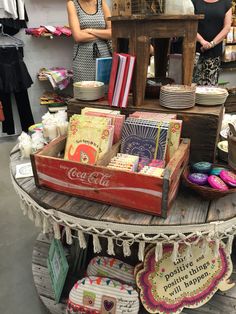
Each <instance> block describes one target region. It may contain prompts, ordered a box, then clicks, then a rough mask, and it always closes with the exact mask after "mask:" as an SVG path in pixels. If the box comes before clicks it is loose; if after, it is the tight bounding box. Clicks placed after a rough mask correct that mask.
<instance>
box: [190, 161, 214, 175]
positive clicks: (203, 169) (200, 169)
mask: <svg viewBox="0 0 236 314" xmlns="http://www.w3.org/2000/svg"><path fill="white" fill-rule="evenodd" d="M211 168H212V164H211V163H210V162H207V161H200V162H196V163H195V164H193V165H192V169H193V172H196V173H209V172H210V171H211Z"/></svg>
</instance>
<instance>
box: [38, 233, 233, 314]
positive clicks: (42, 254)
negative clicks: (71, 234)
mask: <svg viewBox="0 0 236 314" xmlns="http://www.w3.org/2000/svg"><path fill="white" fill-rule="evenodd" d="M49 246H50V240H49V239H48V238H46V237H45V235H43V234H40V235H39V236H38V238H37V241H36V243H35V246H34V250H33V257H32V271H33V277H34V282H35V286H36V289H37V291H38V294H39V296H40V299H41V300H42V302H43V303H44V305H45V306H46V307H47V309H48V310H49V312H50V313H52V314H65V313H66V311H65V310H66V299H67V297H68V291H67V292H65V293H64V297H63V299H62V301H61V303H59V304H56V303H55V300H54V295H53V291H52V286H51V282H50V277H49V273H48V269H47V256H48V251H49ZM231 278H232V280H233V281H236V269H234V271H233V274H232V276H231ZM66 290H67V289H66ZM144 313H147V312H146V311H144V310H141V311H140V314H144ZM191 313H192V314H223V313H224V314H235V313H236V286H235V287H234V288H232V289H230V290H229V291H227V292H224V293H222V292H220V291H219V292H217V293H216V294H215V295H214V296H213V298H212V299H211V300H210V301H209V302H208V303H207V304H205V305H203V306H202V307H200V308H197V309H192V310H191V309H184V310H183V312H182V314H191Z"/></svg>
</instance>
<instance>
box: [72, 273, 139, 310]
mask: <svg viewBox="0 0 236 314" xmlns="http://www.w3.org/2000/svg"><path fill="white" fill-rule="evenodd" d="M78 312H82V313H84V312H85V313H91V314H98V313H101V314H121V313H122V314H125V313H132V314H136V313H138V312H139V297H138V293H137V291H136V290H135V289H134V288H133V287H132V286H129V285H125V284H122V283H120V282H119V281H116V280H112V279H110V278H102V277H94V276H93V277H85V278H83V279H81V280H79V281H77V282H76V283H75V285H74V287H73V288H72V289H71V291H70V294H69V300H68V305H67V313H69V314H73V313H78Z"/></svg>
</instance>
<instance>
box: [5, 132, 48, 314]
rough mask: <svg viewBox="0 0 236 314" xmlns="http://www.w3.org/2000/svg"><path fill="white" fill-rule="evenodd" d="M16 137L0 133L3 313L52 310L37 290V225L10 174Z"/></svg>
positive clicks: (36, 313) (25, 313) (40, 313)
mask: <svg viewBox="0 0 236 314" xmlns="http://www.w3.org/2000/svg"><path fill="white" fill-rule="evenodd" d="M16 140H17V138H16V137H14V136H13V137H12V136H11V137H0V313H1V314H13V313H14V314H45V313H48V311H47V310H46V308H45V307H44V305H43V304H42V303H41V301H40V299H39V298H38V295H37V293H36V290H35V287H34V282H33V277H32V271H31V256H32V248H33V245H34V242H35V239H36V237H37V235H38V231H37V229H36V227H35V226H34V225H33V224H32V223H31V221H29V220H28V218H26V217H24V216H23V214H22V212H21V210H20V207H19V199H18V197H17V195H16V193H15V191H14V189H13V187H12V183H11V179H10V176H9V167H8V164H9V152H10V151H11V149H12V148H13V147H14V145H15V143H16Z"/></svg>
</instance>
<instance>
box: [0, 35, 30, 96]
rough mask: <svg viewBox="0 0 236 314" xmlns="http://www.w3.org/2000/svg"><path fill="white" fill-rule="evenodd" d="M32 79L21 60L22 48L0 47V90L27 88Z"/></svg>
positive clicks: (11, 90) (7, 91) (8, 91)
mask: <svg viewBox="0 0 236 314" xmlns="http://www.w3.org/2000/svg"><path fill="white" fill-rule="evenodd" d="M32 83H33V81H32V79H31V77H30V75H29V72H28V70H27V67H26V65H25V63H24V61H23V48H18V49H16V48H14V47H12V48H1V41H0V91H3V92H5V93H11V92H19V91H22V90H24V89H27V88H29V87H30V86H31V85H32Z"/></svg>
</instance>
